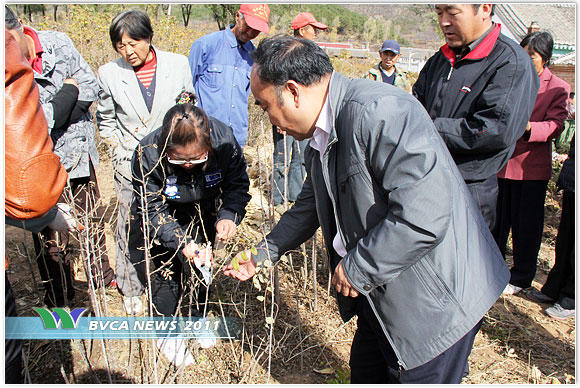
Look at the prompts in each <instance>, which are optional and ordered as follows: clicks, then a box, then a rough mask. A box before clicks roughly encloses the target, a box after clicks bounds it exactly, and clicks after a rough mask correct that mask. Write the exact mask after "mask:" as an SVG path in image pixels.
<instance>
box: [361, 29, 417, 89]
mask: <svg viewBox="0 0 580 388" xmlns="http://www.w3.org/2000/svg"><path fill="white" fill-rule="evenodd" d="M379 55H380V57H381V61H380V62H379V63H377V64H376V66H374V67H373V68H371V69H369V71H368V72H367V73H366V74H365V75H364V76H363V78H368V79H372V80H375V81H382V82H385V83H388V84H391V85H394V86H396V87H398V88H401V89H404V90H405V91H407V92H408V93H411V83H410V82H409V78H408V77H407V72H406V71H399V69H397V67H396V66H395V63H397V61H398V60H399V58H401V46H400V45H399V43H397V41H394V40H385V41H384V42H383V45H382V46H381V49H380V50H379Z"/></svg>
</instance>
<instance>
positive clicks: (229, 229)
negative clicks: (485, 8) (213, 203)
mask: <svg viewBox="0 0 580 388" xmlns="http://www.w3.org/2000/svg"><path fill="white" fill-rule="evenodd" d="M215 231H216V237H217V238H219V239H220V240H223V241H226V240H229V239H230V238H232V237H234V235H235V234H236V224H235V223H234V222H233V221H231V220H219V221H218V222H217V224H216V226H215Z"/></svg>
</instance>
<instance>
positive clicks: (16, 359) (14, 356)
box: [4, 275, 24, 384]
mask: <svg viewBox="0 0 580 388" xmlns="http://www.w3.org/2000/svg"><path fill="white" fill-rule="evenodd" d="M4 279H5V281H6V284H5V290H4V292H5V294H4V309H5V311H4V315H5V316H7V317H17V316H18V312H17V311H16V303H15V302H14V296H13V295H12V288H11V287H10V282H9V281H8V276H6V275H4ZM4 363H5V365H4V373H5V377H4V382H5V383H6V384H22V383H23V382H24V379H23V378H22V340H18V339H5V340H4Z"/></svg>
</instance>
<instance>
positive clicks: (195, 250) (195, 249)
mask: <svg viewBox="0 0 580 388" xmlns="http://www.w3.org/2000/svg"><path fill="white" fill-rule="evenodd" d="M181 252H182V253H183V256H185V257H186V258H187V259H188V260H189V261H193V264H195V266H196V267H197V268H200V267H203V266H204V265H205V266H208V267H210V266H211V263H212V259H213V252H212V249H211V246H207V247H206V248H201V249H200V246H199V245H197V244H196V243H195V242H193V241H191V242H190V243H189V244H187V245H186V246H185V247H184V248H183V249H182V251H181Z"/></svg>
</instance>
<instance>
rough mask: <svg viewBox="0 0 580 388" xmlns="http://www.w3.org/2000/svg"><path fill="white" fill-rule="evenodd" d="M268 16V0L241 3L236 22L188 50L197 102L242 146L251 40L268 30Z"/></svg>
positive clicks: (246, 125) (204, 37) (245, 137)
mask: <svg viewBox="0 0 580 388" xmlns="http://www.w3.org/2000/svg"><path fill="white" fill-rule="evenodd" d="M269 18H270V7H268V4H242V5H241V6H240V10H239V11H238V12H236V23H235V24H232V25H230V26H229V27H228V28H226V29H225V30H223V31H218V32H214V33H213V34H209V35H206V36H203V37H201V38H199V39H198V40H196V41H195V42H193V44H192V45H191V49H190V51H189V66H190V67H191V75H192V76H193V86H194V87H195V94H196V95H197V98H198V105H199V106H200V107H201V108H203V110H204V111H205V113H207V115H208V116H212V117H215V118H216V119H218V120H220V121H222V122H224V123H225V124H227V125H229V126H230V127H232V129H233V130H234V136H235V137H236V140H237V141H238V143H239V144H240V146H242V147H244V145H245V144H246V140H247V139H248V97H249V96H250V69H251V68H252V59H251V58H250V52H252V51H253V50H255V49H256V48H255V47H254V44H253V43H252V42H251V40H252V39H255V38H256V37H257V36H258V35H260V32H263V33H266V34H267V33H268V32H270V27H269V26H268V20H269Z"/></svg>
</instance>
